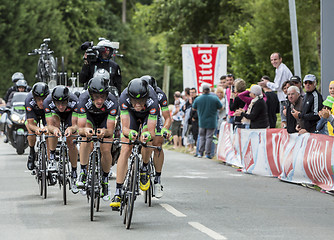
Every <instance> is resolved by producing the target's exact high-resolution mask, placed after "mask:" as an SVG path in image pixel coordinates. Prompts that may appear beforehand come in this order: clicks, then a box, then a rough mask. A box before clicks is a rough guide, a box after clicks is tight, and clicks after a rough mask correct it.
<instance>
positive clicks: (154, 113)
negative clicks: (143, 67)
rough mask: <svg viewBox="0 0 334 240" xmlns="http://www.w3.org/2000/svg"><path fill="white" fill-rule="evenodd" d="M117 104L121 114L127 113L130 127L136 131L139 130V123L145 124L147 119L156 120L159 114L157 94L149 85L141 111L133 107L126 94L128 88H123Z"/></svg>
mask: <svg viewBox="0 0 334 240" xmlns="http://www.w3.org/2000/svg"><path fill="white" fill-rule="evenodd" d="M119 105H120V109H121V115H126V114H129V116H130V129H133V130H136V131H138V130H139V125H140V124H143V126H144V125H146V124H147V120H148V119H153V120H157V117H158V115H159V100H158V96H157V94H156V93H155V91H154V89H153V88H152V87H151V86H149V95H148V98H147V101H146V103H145V107H144V109H143V110H142V111H140V112H138V111H136V110H135V109H134V108H133V106H132V104H131V102H130V97H129V95H128V88H126V89H124V90H123V92H122V94H121V96H120V98H119Z"/></svg>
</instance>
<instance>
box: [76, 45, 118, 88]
mask: <svg viewBox="0 0 334 240" xmlns="http://www.w3.org/2000/svg"><path fill="white" fill-rule="evenodd" d="M85 44H86V45H85ZM88 47H89V43H88V45H87V42H86V43H84V44H83V45H82V47H81V48H82V49H85V50H86V49H87V48H88ZM97 47H99V54H98V56H97V59H96V61H90V60H89V59H88V58H87V54H85V57H84V65H83V66H82V69H81V72H80V76H79V79H80V82H81V83H84V84H87V82H88V81H89V80H90V79H91V78H93V75H94V73H95V72H96V71H97V69H99V68H103V69H105V70H106V71H107V72H108V73H109V74H110V83H109V84H110V85H111V86H115V87H116V88H117V90H118V94H120V93H121V87H122V76H121V69H120V67H119V65H118V64H117V63H116V62H114V61H113V60H111V57H112V54H113V45H112V43H111V42H110V41H109V40H107V39H103V40H101V41H100V42H99V43H98V44H97Z"/></svg>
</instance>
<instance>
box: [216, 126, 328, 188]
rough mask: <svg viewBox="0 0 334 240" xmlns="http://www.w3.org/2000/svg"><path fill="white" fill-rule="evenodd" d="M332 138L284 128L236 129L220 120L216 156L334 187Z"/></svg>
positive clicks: (259, 171)
mask: <svg viewBox="0 0 334 240" xmlns="http://www.w3.org/2000/svg"><path fill="white" fill-rule="evenodd" d="M333 142H334V138H333V137H331V136H326V135H322V134H302V135H298V134H297V133H294V134H288V133H287V131H286V130H285V129H237V131H235V132H233V130H232V125H231V124H228V123H222V125H221V126H220V134H219V142H218V148H217V156H218V159H219V160H222V161H224V162H226V163H228V164H231V165H235V166H239V167H241V168H242V170H243V171H244V172H247V173H251V174H257V175H262V176H273V177H278V178H279V179H281V180H283V181H287V182H293V183H307V184H314V185H317V186H319V187H321V188H322V189H324V190H328V191H333V190H334V173H333V166H334V144H333Z"/></svg>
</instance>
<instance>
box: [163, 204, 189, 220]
mask: <svg viewBox="0 0 334 240" xmlns="http://www.w3.org/2000/svg"><path fill="white" fill-rule="evenodd" d="M160 205H161V207H163V208H164V209H166V210H167V211H168V212H170V213H171V214H173V215H175V216H176V217H186V216H187V215H185V214H183V213H181V212H180V211H178V210H176V209H175V208H173V207H172V206H171V205H169V204H164V203H161V204H160Z"/></svg>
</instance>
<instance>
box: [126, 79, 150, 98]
mask: <svg viewBox="0 0 334 240" xmlns="http://www.w3.org/2000/svg"><path fill="white" fill-rule="evenodd" d="M128 94H129V96H130V98H133V99H143V98H147V97H148V94H149V88H148V82H147V81H145V80H143V79H141V78H135V79H132V80H131V81H130V82H129V85H128Z"/></svg>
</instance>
